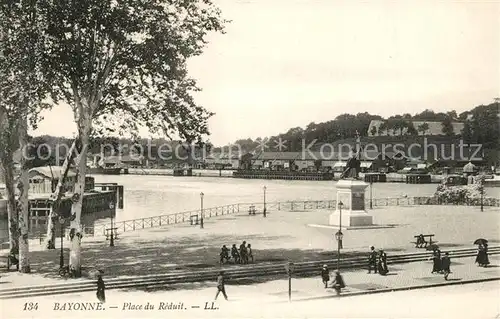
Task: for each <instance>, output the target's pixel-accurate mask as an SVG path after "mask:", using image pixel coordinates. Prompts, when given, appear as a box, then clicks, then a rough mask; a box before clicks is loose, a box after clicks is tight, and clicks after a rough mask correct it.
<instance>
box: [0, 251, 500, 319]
mask: <svg viewBox="0 0 500 319" xmlns="http://www.w3.org/2000/svg"><path fill="white" fill-rule="evenodd" d="M490 260H491V267H489V268H481V267H477V266H476V265H474V258H460V259H452V264H451V269H452V272H453V273H452V274H451V275H450V277H449V280H448V281H445V280H444V278H443V276H442V275H438V274H431V273H430V272H431V268H432V264H431V262H430V261H429V262H415V263H408V264H401V265H395V266H391V265H390V266H389V267H390V268H389V270H390V272H389V275H387V276H380V275H378V274H367V273H366V270H355V271H346V272H344V273H343V276H344V281H345V282H346V285H347V288H346V289H345V290H344V291H343V293H342V297H341V298H338V297H336V295H335V292H334V291H333V290H332V289H324V287H323V285H322V283H321V280H320V278H319V270H318V276H317V277H315V278H301V279H297V278H293V279H292V301H293V302H292V304H293V309H295V310H297V311H301V312H298V313H296V312H291V309H290V308H289V307H288V306H287V304H288V280H287V279H286V278H283V279H280V280H272V281H268V282H264V283H257V282H253V283H252V284H251V285H235V284H233V283H231V282H230V281H229V282H228V284H227V286H226V291H227V293H228V296H229V301H225V300H223V299H220V300H219V301H217V302H216V303H215V307H218V308H219V309H218V310H211V311H203V310H202V308H203V307H204V305H205V303H206V302H209V304H211V302H212V301H213V298H214V295H215V292H216V288H215V285H216V283H215V280H214V282H208V283H195V284H189V285H187V284H186V285H182V286H180V285H177V286H174V287H171V286H169V287H164V288H163V289H158V290H156V291H149V292H144V291H139V290H134V289H129V290H107V291H106V296H107V298H106V299H107V301H106V304H105V307H106V310H105V311H104V312H103V313H105V314H106V316H118V315H119V316H120V317H126V318H132V317H134V316H135V317H136V318H139V317H137V316H139V315H140V316H143V317H145V316H146V314H145V313H144V312H135V313H134V311H130V310H123V306H124V303H127V302H132V303H134V304H146V303H147V302H149V303H150V304H153V305H159V304H160V302H172V303H174V304H179V303H183V304H184V307H186V308H187V310H186V311H183V312H182V313H179V312H175V316H178V315H180V316H181V317H221V316H222V317H226V318H229V317H231V316H245V315H247V316H248V317H255V316H261V317H268V316H277V315H279V316H287V317H295V316H305V315H309V316H311V315H312V314H314V316H315V317H320V318H325V317H338V316H341V315H342V314H344V315H350V316H352V315H353V314H356V315H359V316H360V317H374V318H375V317H377V318H380V317H386V316H387V315H389V314H393V315H394V314H396V313H399V316H398V317H404V318H412V317H413V318H418V317H422V315H424V314H427V315H428V316H430V315H429V311H430V313H432V314H433V315H432V316H431V317H440V318H449V317H448V316H447V313H448V312H451V313H454V314H456V315H455V317H456V318H466V316H463V317H462V316H461V315H462V314H465V313H463V312H458V313H457V312H456V310H457V309H461V308H460V301H461V300H463V301H467V304H469V305H473V300H470V299H469V300H467V298H468V297H467V295H468V294H470V293H474V292H475V291H479V293H474V294H473V296H474V297H475V298H477V297H478V296H481V303H492V302H493V300H497V301H498V299H496V298H498V296H499V294H500V284H499V283H500V281H498V280H500V256H490ZM16 276H23V275H21V274H16ZM493 279H497V280H496V281H492V282H491V284H485V283H481V282H479V281H483V280H493ZM474 281H476V282H475V283H470V284H466V285H463V286H462V284H464V283H468V282H474ZM439 285H448V287H447V288H446V289H444V288H441V289H442V290H438V289H437V288H436V289H430V288H432V287H433V286H439ZM485 285H486V286H487V287H488V288H487V289H485V288H482V287H484V286H485ZM6 286H8V283H4V284H2V288H5V287H6ZM412 287H413V288H424V287H428V288H426V289H422V290H419V291H415V290H412V291H409V292H406V293H401V292H391V290H395V291H397V290H400V289H407V288H412ZM176 288H179V289H176ZM377 291H379V292H380V293H379V294H373V293H375V292H377ZM440 291H441V292H440ZM365 294H367V296H365V297H360V296H359V295H365ZM441 294H442V295H441ZM450 295H451V296H454V298H455V301H456V304H455V305H454V307H452V308H449V309H443V312H442V313H440V312H439V311H435V310H434V309H433V308H430V309H421V308H419V307H416V305H421V304H422V301H423V300H429V301H430V303H429V305H432V306H431V307H439V303H438V302H435V301H434V302H432V299H429V296H434V297H433V298H438V299H437V300H439V298H444V299H447V303H449V302H450V300H449V298H450ZM410 296H420V297H419V300H414V301H413V303H412V302H411V297H410ZM401 297H402V298H405V302H404V303H406V304H408V305H409V306H410V308H411V309H412V311H411V312H409V313H405V312H404V309H400V307H403V305H404V303H400V301H401V300H400V298H401ZM96 300H97V299H96V297H95V292H85V293H79V294H70V295H63V296H61V295H57V296H45V297H30V298H23V299H13V300H1V301H0V303H2V304H3V305H5V304H6V303H9V305H10V306H9V307H10V309H12V310H13V312H12V314H13V316H12V318H15V317H16V316H14V314H16V315H17V314H18V313H19V315H22V312H21V311H19V310H20V309H21V308H22V307H23V305H24V303H25V302H27V301H31V302H38V303H39V305H40V306H41V308H40V311H39V314H41V315H47V316H52V317H55V318H57V317H60V316H59V315H60V314H61V313H58V312H57V311H54V310H53V307H54V303H55V302H59V303H61V302H94V301H96ZM356 300H360V302H361V301H363V303H362V304H359V306H360V307H361V309H357V308H356V307H355V306H354V304H355V301H356ZM374 301H378V306H377V307H375V305H377V302H374ZM380 302H382V303H383V304H384V305H385V307H381V306H380ZM313 305H322V308H315V307H314V306H313ZM197 306H200V307H201V309H198V308H193V307H197ZM457 306H458V308H457ZM494 306H495V305H492V304H487V305H484V307H482V308H481V309H482V310H483V311H484V310H486V309H487V310H488V314H489V313H491V311H493V310H494V309H495V308H494ZM113 307H117V308H116V309H115V308H113ZM374 307H375V308H374ZM496 307H497V308H496V309H498V302H496ZM369 309H376V310H372V311H375V312H374V313H373V316H368V313H369V312H368V313H367V312H366V311H367V310H369ZM171 311H172V310H171ZM426 311H427V312H426ZM63 313H64V314H65V315H68V313H67V312H63ZM73 313H74V314H75V316H76V317H79V316H80V315H82V314H81V313H79V312H77V311H75V312H73ZM84 314H86V315H87V316H89V313H88V312H84ZM94 314H95V315H96V316H94ZM171 314H172V315H174V314H173V313H172V312H171ZM440 314H441V315H440ZM457 314H458V317H457ZM99 315H100V313H92V316H91V317H92V318H101V317H99ZM106 316H104V315H103V316H102V318H104V317H106ZM161 316H165V313H164V312H163V311H159V310H155V311H150V313H149V314H147V317H161ZM42 317H43V316H42ZM471 318H472V317H471ZM473 318H487V316H486V317H485V316H481V315H480V316H473ZM490 318H493V317H490Z"/></svg>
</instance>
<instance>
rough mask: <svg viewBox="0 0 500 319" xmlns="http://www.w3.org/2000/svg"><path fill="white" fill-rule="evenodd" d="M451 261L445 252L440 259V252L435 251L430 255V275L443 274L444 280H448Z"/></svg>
mask: <svg viewBox="0 0 500 319" xmlns="http://www.w3.org/2000/svg"><path fill="white" fill-rule="evenodd" d="M450 265H451V260H450V256H449V254H448V253H447V252H446V253H444V256H442V257H441V250H439V249H435V250H434V251H433V253H432V271H431V274H435V273H437V274H443V275H444V279H445V280H448V276H449V275H450V273H451V270H450Z"/></svg>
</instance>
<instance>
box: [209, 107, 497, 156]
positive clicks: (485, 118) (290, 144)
mask: <svg viewBox="0 0 500 319" xmlns="http://www.w3.org/2000/svg"><path fill="white" fill-rule="evenodd" d="M499 112H500V110H499V103H498V100H496V101H495V102H494V103H491V104H488V105H480V106H477V107H475V108H474V109H472V110H470V111H466V112H463V113H460V114H457V112H456V111H450V112H446V113H435V112H434V111H432V110H425V111H423V112H421V113H418V114H415V115H411V114H402V115H394V116H391V117H389V118H387V119H384V118H382V117H381V116H379V115H373V114H370V113H367V112H365V113H358V114H356V115H353V114H341V115H339V116H337V117H336V118H335V119H333V120H330V121H326V122H322V123H314V122H312V123H310V124H309V125H307V127H306V128H305V129H303V128H302V127H294V128H291V129H289V130H288V131H287V132H286V133H281V134H278V135H276V136H271V137H269V138H257V139H255V140H252V139H250V138H247V139H239V140H237V141H235V142H234V144H238V145H239V146H240V147H241V148H242V149H243V150H244V151H252V150H259V149H260V147H261V145H262V143H263V141H265V140H266V139H267V141H268V143H267V144H268V145H269V146H270V147H272V148H274V146H276V145H278V144H279V141H280V139H281V140H282V141H286V144H285V147H286V151H300V150H301V149H302V145H303V143H304V141H305V143H306V144H308V143H311V142H312V141H314V140H316V144H317V145H321V144H324V143H335V142H339V141H342V140H346V139H347V140H351V139H352V138H353V137H355V136H356V132H358V133H359V135H360V136H361V137H362V138H363V137H366V136H368V135H369V133H370V132H368V130H369V126H370V122H371V121H372V120H384V122H385V123H384V124H383V125H382V126H381V127H380V128H379V129H380V130H393V131H399V130H401V131H402V130H403V129H404V128H406V130H404V134H406V135H413V136H418V135H422V134H423V132H425V131H426V129H427V128H426V127H425V123H424V124H421V125H420V126H417V127H415V126H414V125H413V121H429V122H441V123H442V135H444V136H450V137H452V136H453V137H454V139H456V137H457V136H455V134H454V133H453V127H452V125H451V124H452V123H453V122H457V121H458V122H463V123H464V129H463V130H462V132H461V138H462V139H463V140H464V142H465V143H477V144H483V146H484V148H486V149H496V150H500V143H499V136H500V130H499V124H498V123H499V122H498V121H499V117H498V114H499ZM468 119H469V120H468ZM373 129H375V128H372V130H373ZM376 133H377V132H371V135H376ZM380 139H384V140H387V139H388V138H387V137H380ZM392 139H393V140H395V139H401V137H394V138H392ZM371 140H373V139H371ZM228 148H229V147H227V146H224V147H219V148H216V149H215V150H226V151H227V149H228Z"/></svg>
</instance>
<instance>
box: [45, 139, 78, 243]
mask: <svg viewBox="0 0 500 319" xmlns="http://www.w3.org/2000/svg"><path fill="white" fill-rule="evenodd" d="M75 153H76V140H74V141H73V144H71V148H70V149H69V151H68V154H66V159H65V160H64V164H63V166H62V174H61V178H60V179H59V181H58V182H57V186H56V189H55V191H54V193H53V194H52V195H51V196H50V197H51V199H52V200H53V202H52V206H51V207H50V212H49V216H48V217H47V237H46V239H45V247H46V248H47V249H55V248H56V247H55V239H56V231H55V223H56V218H57V212H55V211H56V210H57V209H58V207H59V204H60V202H61V198H62V196H63V195H64V192H63V185H64V182H65V181H66V177H67V176H68V172H69V169H70V166H71V163H72V162H73V158H74V157H75Z"/></svg>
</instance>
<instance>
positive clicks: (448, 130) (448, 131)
mask: <svg viewBox="0 0 500 319" xmlns="http://www.w3.org/2000/svg"><path fill="white" fill-rule="evenodd" d="M441 125H442V129H441V131H442V132H443V134H444V135H446V136H453V135H454V134H455V130H454V129H453V124H452V119H451V117H450V116H447V117H446V118H445V119H444V120H443V121H442V122H441Z"/></svg>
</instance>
